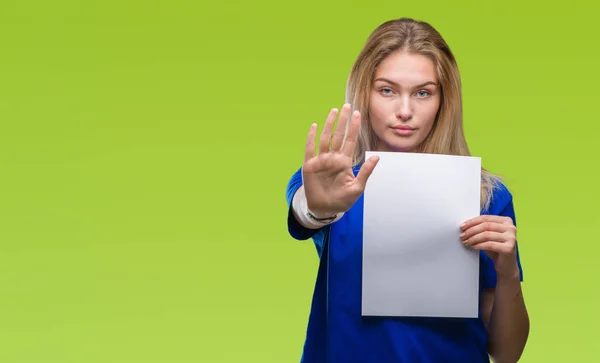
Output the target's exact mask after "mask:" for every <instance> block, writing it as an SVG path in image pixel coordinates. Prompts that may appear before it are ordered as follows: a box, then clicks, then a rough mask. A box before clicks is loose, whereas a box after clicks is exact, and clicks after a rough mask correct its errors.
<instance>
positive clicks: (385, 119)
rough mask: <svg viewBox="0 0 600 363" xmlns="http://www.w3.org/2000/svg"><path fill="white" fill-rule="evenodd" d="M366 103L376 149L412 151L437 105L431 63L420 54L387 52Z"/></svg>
mask: <svg viewBox="0 0 600 363" xmlns="http://www.w3.org/2000/svg"><path fill="white" fill-rule="evenodd" d="M369 105H370V113H369V115H370V121H371V125H372V127H373V130H374V131H375V134H376V135H377V137H378V139H379V142H378V145H377V151H403V152H414V151H415V150H416V149H417V147H418V146H419V145H420V144H421V142H423V140H424V139H425V138H426V137H427V135H428V134H429V132H430V131H431V128H432V126H433V123H434V121H435V116H436V114H437V112H438V109H439V106H440V85H439V83H438V79H437V74H436V71H435V65H434V64H433V62H432V61H431V60H430V59H429V58H427V57H425V56H423V55H420V54H414V53H407V52H404V51H402V52H395V53H392V54H390V55H389V56H388V57H387V58H385V59H384V60H383V61H382V62H381V64H380V65H379V67H378V69H377V72H376V73H375V77H374V83H373V87H372V90H371V95H370V103H369Z"/></svg>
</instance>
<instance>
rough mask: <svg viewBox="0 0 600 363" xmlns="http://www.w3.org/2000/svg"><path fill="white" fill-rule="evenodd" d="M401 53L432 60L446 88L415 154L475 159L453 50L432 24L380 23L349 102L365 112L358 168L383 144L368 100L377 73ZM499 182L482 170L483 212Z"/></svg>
mask: <svg viewBox="0 0 600 363" xmlns="http://www.w3.org/2000/svg"><path fill="white" fill-rule="evenodd" d="M402 50H404V51H408V52H412V53H416V54H421V55H424V56H426V57H428V58H429V59H431V61H432V62H433V63H434V65H435V69H436V73H437V77H438V80H439V83H440V86H441V99H440V107H439V110H438V113H437V115H436V119H435V121H434V124H433V126H432V128H431V131H430V132H429V134H428V135H427V137H426V138H425V140H423V142H422V143H421V145H419V148H418V150H416V151H417V152H421V153H429V154H445V155H460V156H470V152H469V148H468V146H467V142H466V140H465V136H464V131H463V120H462V94H461V80H460V74H459V71H458V66H457V64H456V59H455V58H454V55H453V53H452V52H451V51H450V47H449V46H448V44H446V42H445V40H444V39H443V38H442V36H441V35H440V34H439V33H438V31H437V30H435V29H434V28H433V27H432V26H431V25H429V24H428V23H426V22H423V21H417V20H414V19H411V18H400V19H396V20H390V21H387V22H385V23H383V24H381V25H380V26H378V27H377V28H376V29H375V30H374V31H373V33H371V35H370V36H369V38H368V39H367V41H366V44H365V45H364V46H363V49H362V50H361V52H360V53H359V55H358V58H357V59H356V61H355V63H354V65H353V66H352V69H351V71H350V74H349V77H348V82H347V85H346V102H348V103H350V104H351V105H352V108H353V109H354V110H359V111H360V113H361V119H362V122H361V127H360V131H359V135H358V143H357V145H356V148H355V150H354V155H353V164H354V165H358V164H360V163H362V162H364V157H365V151H372V150H374V148H375V147H376V145H377V142H378V140H377V136H376V135H375V132H374V131H373V128H372V126H371V122H370V115H369V100H370V94H371V90H372V87H373V78H374V76H375V72H376V70H377V68H378V66H379V64H380V63H381V62H382V61H383V60H384V59H385V58H386V57H387V56H388V55H390V54H391V53H394V52H396V51H402ZM499 182H500V178H499V177H498V176H496V175H493V174H492V173H490V172H488V171H487V170H486V169H484V168H483V167H482V169H481V201H480V206H481V208H482V209H487V208H488V207H489V204H490V202H491V198H492V195H493V189H494V188H495V187H496V186H497V185H498V183H499Z"/></svg>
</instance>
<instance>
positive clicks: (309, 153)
mask: <svg viewBox="0 0 600 363" xmlns="http://www.w3.org/2000/svg"><path fill="white" fill-rule="evenodd" d="M316 136H317V124H312V125H310V130H308V137H307V138H306V149H305V150H304V161H308V160H310V159H312V158H313V157H314V156H315V138H316Z"/></svg>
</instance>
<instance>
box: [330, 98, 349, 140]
mask: <svg viewBox="0 0 600 363" xmlns="http://www.w3.org/2000/svg"><path fill="white" fill-rule="evenodd" d="M349 117H350V105H349V104H345V105H344V106H343V107H342V112H340V119H339V120H338V123H337V127H336V128H335V133H334V134H333V137H332V139H331V150H332V151H338V150H340V148H341V147H342V143H343V141H344V134H345V133H346V126H347V125H348V118H349Z"/></svg>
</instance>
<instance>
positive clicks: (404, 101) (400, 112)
mask: <svg viewBox="0 0 600 363" xmlns="http://www.w3.org/2000/svg"><path fill="white" fill-rule="evenodd" d="M398 102H399V104H398V108H397V110H396V117H397V118H398V119H400V120H401V121H409V120H410V119H411V118H412V117H413V110H412V105H411V104H410V100H409V99H408V97H402V98H401V99H400V100H399V101H398Z"/></svg>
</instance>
